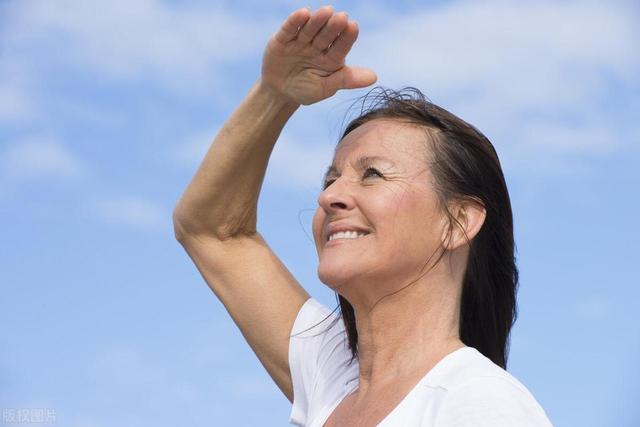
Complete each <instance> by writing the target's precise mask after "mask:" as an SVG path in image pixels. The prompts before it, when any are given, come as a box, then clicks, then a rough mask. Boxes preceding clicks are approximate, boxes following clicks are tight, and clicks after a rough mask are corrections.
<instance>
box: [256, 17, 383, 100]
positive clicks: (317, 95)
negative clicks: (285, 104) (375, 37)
mask: <svg viewBox="0 0 640 427" xmlns="http://www.w3.org/2000/svg"><path fill="white" fill-rule="evenodd" d="M357 37H358V25H357V24H356V22H355V21H349V19H348V16H347V14H346V13H345V12H340V13H334V10H333V7H331V6H324V7H322V8H320V9H319V10H317V11H316V12H314V13H313V14H312V13H311V11H310V10H308V9H306V8H304V9H298V10H296V11H295V12H293V13H292V14H291V15H289V17H288V18H287V19H286V20H285V21H284V23H283V24H282V27H281V28H280V29H279V30H278V32H276V33H275V34H274V35H273V36H272V37H271V39H270V40H269V43H268V44H267V48H266V49H265V52H264V56H263V59H262V82H263V83H265V84H268V85H269V86H271V88H273V89H275V90H276V91H277V92H279V93H281V94H282V95H283V96H285V97H286V98H288V99H289V100H290V101H292V102H294V103H297V104H304V105H309V104H313V103H315V102H318V101H321V100H323V99H326V98H329V97H330V96H332V95H333V94H335V93H336V92H337V91H338V90H339V89H355V88H361V87H366V86H369V85H372V84H373V83H375V81H376V80H377V77H376V74H375V73H374V72H373V71H372V70H369V69H367V68H360V67H349V66H347V65H345V61H344V60H345V57H346V56H347V54H348V53H349V51H350V50H351V47H352V46H353V43H354V42H355V41H356V38H357Z"/></svg>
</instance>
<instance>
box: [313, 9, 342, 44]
mask: <svg viewBox="0 0 640 427" xmlns="http://www.w3.org/2000/svg"><path fill="white" fill-rule="evenodd" d="M348 22H349V17H348V16H347V14H346V12H340V13H336V14H335V15H333V16H332V17H331V18H329V20H328V21H327V23H326V25H325V26H324V27H323V28H322V30H320V32H319V33H318V34H317V35H316V36H315V38H314V39H313V41H312V42H311V44H312V45H313V47H314V48H316V49H317V50H318V51H319V52H322V51H324V50H325V49H327V48H328V47H329V46H330V45H331V43H333V41H334V40H335V39H336V37H338V34H340V32H341V31H344V29H345V28H346V27H347V23H348Z"/></svg>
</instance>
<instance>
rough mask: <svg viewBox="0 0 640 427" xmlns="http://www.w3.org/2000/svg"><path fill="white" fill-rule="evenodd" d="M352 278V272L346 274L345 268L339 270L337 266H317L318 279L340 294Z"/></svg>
mask: <svg viewBox="0 0 640 427" xmlns="http://www.w3.org/2000/svg"><path fill="white" fill-rule="evenodd" d="M353 277H354V273H353V272H347V271H346V269H345V268H340V267H339V266H333V267H329V266H326V267H325V266H322V265H320V266H318V279H320V281H321V282H322V283H324V284H325V285H327V286H328V287H329V288H331V289H332V290H334V291H335V292H338V293H341V290H342V289H343V288H344V286H346V285H347V284H348V283H349V282H350V279H353Z"/></svg>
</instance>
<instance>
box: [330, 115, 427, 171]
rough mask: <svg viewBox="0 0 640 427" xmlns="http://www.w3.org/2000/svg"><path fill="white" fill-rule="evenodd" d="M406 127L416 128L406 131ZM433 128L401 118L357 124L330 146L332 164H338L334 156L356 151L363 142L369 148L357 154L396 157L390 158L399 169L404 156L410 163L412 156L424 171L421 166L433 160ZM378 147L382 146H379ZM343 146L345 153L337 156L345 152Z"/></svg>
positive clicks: (381, 119)
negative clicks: (334, 145)
mask: <svg viewBox="0 0 640 427" xmlns="http://www.w3.org/2000/svg"><path fill="white" fill-rule="evenodd" d="M408 129H411V130H415V131H418V132H407V130H408ZM436 132H437V130H436V129H433V128H430V127H428V126H423V125H420V124H417V123H413V122H408V121H405V120H401V119H393V118H380V119H374V120H371V121H369V122H366V123H364V124H362V125H361V126H359V127H357V128H356V129H354V130H353V131H351V132H350V133H349V134H348V135H347V136H345V137H344V138H343V139H342V140H341V141H340V142H339V143H338V145H337V146H336V147H335V149H334V156H333V158H334V160H333V163H332V166H334V167H338V166H339V163H340V162H339V161H338V160H342V159H343V158H344V157H345V156H348V155H349V154H348V153H349V152H352V151H358V149H359V148H360V147H361V146H362V145H365V144H366V145H368V146H369V147H370V148H369V147H367V148H366V149H363V150H362V152H361V153H359V154H360V155H359V156H358V157H362V156H372V157H373V156H379V157H385V158H389V159H390V160H392V161H393V160H399V161H394V163H395V166H396V167H397V169H399V170H405V169H406V167H403V166H405V165H407V160H408V161H409V164H411V163H414V162H412V160H413V159H416V160H420V161H421V164H422V165H424V167H420V166H417V167H416V169H418V170H419V171H422V172H424V171H425V169H430V167H429V166H430V165H431V163H432V162H433V153H432V151H433V149H432V147H433V144H434V143H435V140H436V138H437V135H436ZM408 137H410V138H408ZM411 141H415V142H417V144H414V143H411ZM372 142H373V143H372ZM378 147H381V148H382V149H381V150H380V149H378ZM345 150H347V154H343V155H342V156H341V155H340V154H342V153H345ZM396 152H402V153H403V154H404V156H403V157H402V158H398V156H396V155H394V153H396ZM412 169H413V168H412Z"/></svg>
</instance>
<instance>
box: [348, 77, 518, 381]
mask: <svg viewBox="0 0 640 427" xmlns="http://www.w3.org/2000/svg"><path fill="white" fill-rule="evenodd" d="M381 118H384V119H397V120H400V121H403V122H406V123H411V124H415V125H419V126H423V127H424V128H426V129H427V130H428V131H429V135H431V136H432V138H428V137H426V138H425V143H429V142H430V143H431V148H432V151H433V160H434V161H433V164H432V165H431V172H432V174H433V176H434V178H435V186H436V193H437V194H438V198H439V203H440V206H442V207H444V210H445V213H446V215H447V216H448V218H449V221H450V224H453V222H455V219H454V218H453V216H452V215H451V213H450V212H449V210H448V209H447V205H448V202H449V201H451V200H455V199H462V198H472V199H475V200H480V201H481V202H482V204H483V205H484V207H485V210H486V217H485V221H484V223H483V225H482V227H481V229H480V231H479V232H478V234H477V235H476V236H475V237H474V238H473V239H472V240H471V241H470V242H469V244H470V248H469V257H468V260H467V266H466V271H465V274H464V279H463V283H462V295H461V302H460V330H459V334H460V339H461V341H462V342H463V343H464V344H465V345H467V346H470V347H474V348H476V349H477V350H478V351H480V352H481V353H482V354H484V355H485V356H486V357H488V358H489V359H491V360H492V361H493V362H494V363H495V364H497V365H499V366H501V367H502V368H503V369H506V366H507V357H508V346H509V333H510V331H511V327H512V326H513V323H514V322H515V320H516V318H517V307H516V293H517V288H518V269H517V267H516V259H515V250H516V248H515V242H514V238H513V215H512V212H511V202H510V200H509V193H508V191H507V185H506V183H505V179H504V175H503V173H502V168H501V166H500V161H499V159H498V155H497V153H496V151H495V149H494V147H493V145H492V144H491V142H490V141H489V140H488V139H487V138H486V137H485V136H484V135H483V134H482V133H481V132H480V131H479V130H477V129H476V128H475V127H473V126H472V125H470V124H469V123H467V122H465V121H464V120H462V119H460V118H459V117H457V116H455V115H453V114H451V113H450V112H448V111H446V110H445V109H443V108H441V107H439V106H437V105H435V104H433V103H431V102H430V101H429V100H427V98H426V97H425V96H424V95H423V94H422V92H420V91H419V90H418V89H416V88H412V87H408V88H404V89H402V90H400V91H394V90H389V89H384V88H380V87H376V88H374V89H372V90H371V91H370V92H369V93H368V94H367V95H365V96H364V97H363V100H362V109H361V111H360V115H359V117H357V118H355V119H354V120H352V121H351V122H350V123H349V124H348V125H347V127H346V129H345V131H344V133H343V134H342V137H341V138H340V140H342V139H343V138H344V137H345V136H347V135H348V134H349V133H350V132H352V131H353V130H354V129H356V128H357V127H359V126H361V125H362V124H364V123H366V122H368V121H371V120H374V119H381ZM438 261H439V260H438ZM438 261H436V262H438ZM336 296H337V298H338V301H339V305H340V310H341V314H342V320H343V322H344V326H345V329H346V333H347V339H348V344H349V348H350V350H351V354H352V361H353V359H356V358H357V357H358V331H357V329H356V318H355V313H354V310H353V307H352V306H351V304H350V303H349V302H348V301H347V300H346V299H345V298H344V297H343V296H342V295H339V294H337V293H336Z"/></svg>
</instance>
